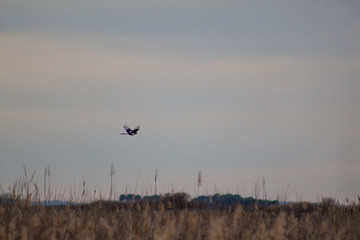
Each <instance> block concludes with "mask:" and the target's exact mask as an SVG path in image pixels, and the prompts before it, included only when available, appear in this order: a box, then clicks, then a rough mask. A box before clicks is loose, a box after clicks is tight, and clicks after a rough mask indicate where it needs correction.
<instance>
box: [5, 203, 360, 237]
mask: <svg viewBox="0 0 360 240" xmlns="http://www.w3.org/2000/svg"><path fill="white" fill-rule="evenodd" d="M0 239H1V240H7V239H8V240H13V239H24V240H25V239H29V240H30V239H34V240H41V239H51V240H55V239H82V240H86V239H210V240H211V239H360V208H359V205H355V204H354V205H352V206H339V205H334V204H320V205H313V204H309V203H297V204H288V205H275V206H268V207H260V206H257V205H255V206H252V207H247V208H243V207H241V206H233V207H230V208H218V207H202V206H194V205H192V206H190V205H189V206H182V207H177V206H176V205H172V204H171V203H170V202H169V203H168V204H163V203H151V204H149V203H148V202H140V203H126V204H125V203H119V202H105V201H99V202H95V203H92V204H84V205H76V206H69V205H68V206H51V207H44V206H30V202H29V201H22V202H21V201H17V202H16V203H15V204H3V205H0Z"/></svg>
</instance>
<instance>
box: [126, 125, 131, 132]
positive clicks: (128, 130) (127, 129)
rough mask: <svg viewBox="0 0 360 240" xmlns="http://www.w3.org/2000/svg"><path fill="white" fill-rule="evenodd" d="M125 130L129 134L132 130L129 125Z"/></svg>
mask: <svg viewBox="0 0 360 240" xmlns="http://www.w3.org/2000/svg"><path fill="white" fill-rule="evenodd" d="M124 128H125V130H126V131H127V132H128V133H130V132H131V128H129V127H128V126H127V125H124Z"/></svg>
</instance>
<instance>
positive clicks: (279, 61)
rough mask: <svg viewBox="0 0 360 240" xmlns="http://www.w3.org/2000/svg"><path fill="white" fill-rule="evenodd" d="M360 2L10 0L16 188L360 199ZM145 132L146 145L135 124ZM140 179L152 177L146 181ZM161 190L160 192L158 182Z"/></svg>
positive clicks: (1, 162)
mask: <svg viewBox="0 0 360 240" xmlns="http://www.w3.org/2000/svg"><path fill="white" fill-rule="evenodd" d="M359 11H360V4H359V2H358V1H221V2H220V1H187V0H185V1H161V0H158V1H85V0H79V1H60V2H59V1H35V0H29V1H26V2H24V1H13V0H12V1H10V0H9V1H1V3H0V53H1V54H0V123H1V124H0V184H1V187H2V188H3V189H4V191H6V190H7V188H8V186H11V184H12V183H13V181H14V180H15V179H16V177H17V176H20V175H21V174H22V165H23V164H24V165H25V166H26V167H27V169H28V172H32V171H36V172H37V176H38V181H39V183H41V182H42V181H41V180H42V177H43V171H44V168H45V166H48V165H50V168H51V181H52V187H53V189H54V191H55V190H56V189H70V188H71V186H73V185H74V183H76V184H79V183H81V181H82V179H83V178H85V179H86V182H87V184H88V188H89V189H90V190H91V191H92V190H93V189H96V190H97V192H101V193H102V194H103V195H104V196H108V194H109V187H110V177H109V172H110V166H111V163H112V162H113V163H114V166H115V168H116V170H117V171H116V175H115V177H116V191H117V193H123V192H125V190H126V189H127V191H128V192H134V191H135V185H136V182H138V186H137V189H136V191H137V193H139V194H142V193H143V194H145V193H146V192H147V193H149V194H150V193H152V192H151V191H153V190H154V189H153V188H154V186H153V185H154V183H153V176H154V174H155V170H156V169H158V174H159V177H158V184H159V186H158V189H159V191H160V192H162V193H165V192H169V191H171V190H172V189H174V190H175V191H186V192H189V193H190V194H191V195H194V189H195V186H196V184H197V174H198V172H199V171H200V170H201V172H202V176H203V180H204V182H203V184H202V186H201V189H200V192H201V193H203V194H207V193H208V194H213V193H214V192H215V189H216V190H217V191H219V192H221V193H227V192H231V193H239V194H241V195H244V196H250V195H251V194H252V190H253V188H254V184H255V183H256V181H257V179H258V178H259V177H260V178H262V176H264V177H265V179H266V186H267V196H268V197H269V198H272V199H274V198H276V193H281V191H282V190H284V189H285V188H286V186H287V185H288V183H289V182H290V181H291V189H292V194H291V197H290V199H292V200H298V199H302V200H309V201H316V200H319V198H321V197H335V198H338V199H339V200H340V201H344V199H346V198H349V199H354V200H355V199H356V196H357V195H358V194H360V188H359V184H360V174H359V173H358V172H359V171H358V170H359V169H360V161H359V160H360V159H359V157H360V150H359V149H360V127H359V122H360V110H359V109H360V80H359V76H360V67H359V66H360V45H359V43H360V28H359V26H360V15H359V14H358V13H359ZM124 124H128V125H129V126H130V127H135V126H137V125H140V126H141V128H140V131H139V134H138V135H137V136H134V137H129V136H120V135H119V133H120V132H122V131H123V129H122V126H123V125H124ZM137 176H139V177H138V180H137ZM150 185H151V187H150Z"/></svg>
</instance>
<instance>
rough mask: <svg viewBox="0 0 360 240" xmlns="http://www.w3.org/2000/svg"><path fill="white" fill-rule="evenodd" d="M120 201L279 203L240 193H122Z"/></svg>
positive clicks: (189, 204)
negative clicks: (199, 194)
mask: <svg viewBox="0 0 360 240" xmlns="http://www.w3.org/2000/svg"><path fill="white" fill-rule="evenodd" d="M119 200H120V202H123V203H125V202H141V203H142V202H148V203H153V204H154V203H155V204H156V203H160V202H161V203H163V204H164V206H165V207H170V208H171V207H174V208H185V207H214V206H215V207H221V208H223V207H231V206H233V205H242V206H244V207H248V206H254V205H259V206H270V205H274V204H279V201H277V200H272V201H270V200H264V199H254V198H252V197H247V198H243V197H241V196H240V195H238V194H222V195H221V194H214V195H210V196H198V197H196V198H193V199H190V195H189V194H187V193H173V194H169V193H167V194H165V195H151V196H144V197H141V196H140V195H138V194H121V195H120V197H119Z"/></svg>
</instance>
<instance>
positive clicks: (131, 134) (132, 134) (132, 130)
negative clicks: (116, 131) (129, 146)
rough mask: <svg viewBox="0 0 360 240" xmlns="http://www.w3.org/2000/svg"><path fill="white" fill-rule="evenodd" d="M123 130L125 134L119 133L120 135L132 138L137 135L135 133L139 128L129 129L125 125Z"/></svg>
mask: <svg viewBox="0 0 360 240" xmlns="http://www.w3.org/2000/svg"><path fill="white" fill-rule="evenodd" d="M124 128H125V130H126V133H120V135H130V136H134V135H135V134H137V131H138V130H139V129H140V126H137V127H136V128H134V129H131V128H129V127H128V126H127V125H124Z"/></svg>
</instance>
